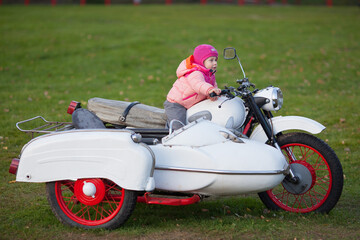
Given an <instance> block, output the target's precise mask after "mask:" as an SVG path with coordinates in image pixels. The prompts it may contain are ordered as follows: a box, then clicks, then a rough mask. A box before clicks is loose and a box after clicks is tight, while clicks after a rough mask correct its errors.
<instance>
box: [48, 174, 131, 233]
mask: <svg viewBox="0 0 360 240" xmlns="http://www.w3.org/2000/svg"><path fill="white" fill-rule="evenodd" d="M85 184H87V186H86V188H85V187H83V186H85ZM94 187H95V189H96V191H93V192H92V195H91V196H88V195H89V193H88V192H89V191H90V192H91V191H92V190H93V189H94ZM46 193H47V199H48V202H49V204H50V206H51V209H52V211H53V213H54V214H55V216H56V217H57V218H58V219H59V220H60V222H62V223H64V224H67V225H70V226H72V227H80V228H87V229H91V228H106V229H114V228H117V227H120V226H121V225H122V224H123V223H124V222H125V221H126V220H127V219H128V218H129V217H130V215H131V213H132V212H133V210H134V208H135V205H136V201H137V192H135V191H130V190H125V189H123V188H121V187H119V186H117V185H116V184H115V183H113V182H112V181H110V180H107V179H98V178H95V179H78V180H77V181H70V180H66V181H57V182H49V183H46Z"/></svg>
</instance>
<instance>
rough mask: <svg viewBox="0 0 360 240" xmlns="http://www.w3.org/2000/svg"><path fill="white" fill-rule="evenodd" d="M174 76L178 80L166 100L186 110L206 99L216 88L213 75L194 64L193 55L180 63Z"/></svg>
mask: <svg viewBox="0 0 360 240" xmlns="http://www.w3.org/2000/svg"><path fill="white" fill-rule="evenodd" d="M176 75H177V77H178V79H177V80H176V81H175V83H174V84H173V87H172V88H171V89H170V91H169V93H168V95H167V100H168V101H169V102H172V103H178V104H180V105H182V106H184V107H185V108H186V109H188V108H190V107H191V106H193V105H194V104H196V103H198V102H201V101H203V100H205V99H206V98H208V97H209V91H210V90H211V89H213V88H217V83H216V80H215V74H213V73H212V72H211V71H210V70H209V69H206V68H205V67H203V66H201V65H198V64H196V63H194V57H193V55H191V56H190V57H188V58H187V59H185V60H183V61H182V62H181V63H180V65H179V67H178V69H177V70H176Z"/></svg>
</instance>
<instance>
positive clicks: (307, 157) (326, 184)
mask: <svg viewBox="0 0 360 240" xmlns="http://www.w3.org/2000/svg"><path fill="white" fill-rule="evenodd" d="M277 141H278V144H279V146H280V147H281V149H282V152H283V154H284V155H285V157H286V158H287V161H288V162H289V164H290V168H291V169H292V171H293V172H294V174H295V176H296V177H297V182H293V181H291V180H290V179H289V178H285V179H284V181H283V182H282V184H280V185H278V186H276V187H275V188H273V189H271V190H268V191H266V192H261V193H259V194H258V195H259V197H260V199H261V201H262V202H263V203H264V204H265V206H266V207H267V208H268V209H271V210H281V209H282V210H285V211H290V212H299V213H308V212H313V211H315V212H320V213H328V212H330V211H331V209H333V208H334V207H335V205H336V203H337V202H338V200H339V198H340V195H341V192H342V188H343V181H344V180H343V171H342V167H341V164H340V161H339V159H338V157H337V156H336V154H335V152H334V151H333V150H332V149H331V148H330V147H329V146H328V145H327V144H326V143H325V142H324V141H322V140H320V139H318V138H316V137H314V136H312V135H309V134H306V133H287V134H283V135H280V136H279V137H278V139H277Z"/></svg>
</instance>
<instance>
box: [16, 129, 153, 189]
mask: <svg viewBox="0 0 360 240" xmlns="http://www.w3.org/2000/svg"><path fill="white" fill-rule="evenodd" d="M133 134H134V133H133V132H131V131H122V130H107V129H101V130H95V129H94V130H73V131H64V132H58V133H54V134H47V135H42V136H40V137H38V138H35V139H33V140H31V141H30V142H29V143H28V144H26V145H25V146H24V147H23V149H22V153H21V157H20V163H19V167H18V170H17V174H16V181H19V182H50V181H60V180H68V179H70V180H76V179H80V178H106V179H109V180H111V181H113V182H114V183H116V184H117V185H119V186H120V187H122V188H125V189H129V190H135V191H144V190H145V191H152V190H154V189H155V182H154V178H153V172H154V167H155V157H154V155H153V152H152V151H151V149H150V148H149V147H147V146H146V145H145V144H139V143H136V142H134V140H133V139H132V135H133Z"/></svg>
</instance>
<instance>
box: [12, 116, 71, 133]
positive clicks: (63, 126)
mask: <svg viewBox="0 0 360 240" xmlns="http://www.w3.org/2000/svg"><path fill="white" fill-rule="evenodd" d="M37 119H40V121H42V123H41V124H42V125H40V126H37V127H35V128H32V129H23V128H21V127H20V125H27V124H29V123H30V122H32V123H34V121H35V120H37ZM16 127H17V129H19V130H20V131H22V132H26V133H29V134H31V138H34V134H46V133H53V132H61V131H66V130H70V129H74V126H73V125H72V123H71V122H51V121H47V120H46V119H45V118H43V117H42V116H37V117H33V118H30V119H27V120H24V121H21V122H18V123H16Z"/></svg>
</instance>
